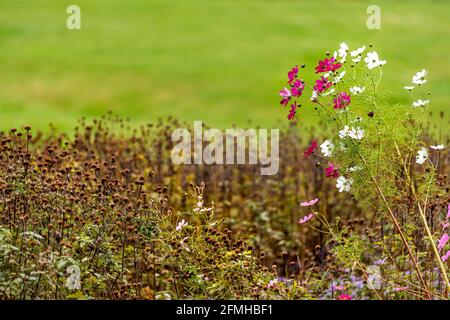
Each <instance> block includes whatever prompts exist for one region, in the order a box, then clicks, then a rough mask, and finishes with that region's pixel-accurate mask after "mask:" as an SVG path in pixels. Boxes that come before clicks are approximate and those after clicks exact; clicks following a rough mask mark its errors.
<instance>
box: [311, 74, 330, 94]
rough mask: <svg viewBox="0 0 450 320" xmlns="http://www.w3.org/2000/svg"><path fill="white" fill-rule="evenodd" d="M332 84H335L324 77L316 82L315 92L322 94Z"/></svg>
mask: <svg viewBox="0 0 450 320" xmlns="http://www.w3.org/2000/svg"><path fill="white" fill-rule="evenodd" d="M332 84H333V83H332V82H331V81H328V78H326V77H324V76H322V77H321V78H320V79H318V80H316V84H315V86H314V91H316V92H317V93H322V92H324V91H325V90H327V89H328V88H329V87H331V85H332Z"/></svg>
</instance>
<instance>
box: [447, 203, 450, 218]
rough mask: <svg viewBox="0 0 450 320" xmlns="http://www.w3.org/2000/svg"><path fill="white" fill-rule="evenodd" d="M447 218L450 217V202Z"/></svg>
mask: <svg viewBox="0 0 450 320" xmlns="http://www.w3.org/2000/svg"><path fill="white" fill-rule="evenodd" d="M447 219H450V203H449V204H448V207H447Z"/></svg>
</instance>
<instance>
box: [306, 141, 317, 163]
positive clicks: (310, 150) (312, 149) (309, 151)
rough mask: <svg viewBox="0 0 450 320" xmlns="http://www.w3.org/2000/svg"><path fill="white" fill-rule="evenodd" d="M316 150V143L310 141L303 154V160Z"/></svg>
mask: <svg viewBox="0 0 450 320" xmlns="http://www.w3.org/2000/svg"><path fill="white" fill-rule="evenodd" d="M316 148H317V141H316V140H313V141H311V144H310V145H309V147H308V149H307V150H306V151H305V152H303V155H304V156H305V159H307V158H308V157H309V156H310V155H311V154H312V153H313V152H314V151H315V150H316Z"/></svg>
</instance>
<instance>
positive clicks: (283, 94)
mask: <svg viewBox="0 0 450 320" xmlns="http://www.w3.org/2000/svg"><path fill="white" fill-rule="evenodd" d="M278 94H279V95H280V96H281V97H282V98H283V99H282V100H281V101H280V104H281V105H282V106H285V105H287V104H288V103H289V101H291V97H292V93H291V91H290V90H289V89H288V88H283V89H282V90H280V92H279V93H278Z"/></svg>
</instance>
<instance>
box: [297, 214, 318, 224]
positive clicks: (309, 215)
mask: <svg viewBox="0 0 450 320" xmlns="http://www.w3.org/2000/svg"><path fill="white" fill-rule="evenodd" d="M313 217H314V213H310V214H308V215H306V216H304V217H303V218H301V219H300V220H299V221H298V223H300V224H304V223H306V222H308V221H309V220H311V219H312V218H313Z"/></svg>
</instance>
